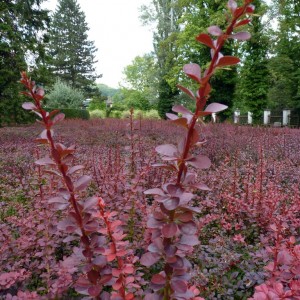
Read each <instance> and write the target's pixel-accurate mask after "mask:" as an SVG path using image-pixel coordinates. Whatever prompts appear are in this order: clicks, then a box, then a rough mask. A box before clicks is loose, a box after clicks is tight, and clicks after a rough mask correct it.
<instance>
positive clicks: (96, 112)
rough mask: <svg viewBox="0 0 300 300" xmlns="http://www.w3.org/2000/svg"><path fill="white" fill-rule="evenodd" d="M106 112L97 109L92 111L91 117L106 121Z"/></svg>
mask: <svg viewBox="0 0 300 300" xmlns="http://www.w3.org/2000/svg"><path fill="white" fill-rule="evenodd" d="M105 115H106V113H105V111H104V110H100V109H95V110H92V111H90V116H91V118H92V119H105Z"/></svg>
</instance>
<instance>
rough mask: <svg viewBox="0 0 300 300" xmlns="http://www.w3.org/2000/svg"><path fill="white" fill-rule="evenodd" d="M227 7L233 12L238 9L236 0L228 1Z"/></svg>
mask: <svg viewBox="0 0 300 300" xmlns="http://www.w3.org/2000/svg"><path fill="white" fill-rule="evenodd" d="M227 7H228V8H229V9H230V10H231V12H232V13H234V12H235V10H236V9H237V3H236V2H235V1H234V0H229V1H228V3H227Z"/></svg>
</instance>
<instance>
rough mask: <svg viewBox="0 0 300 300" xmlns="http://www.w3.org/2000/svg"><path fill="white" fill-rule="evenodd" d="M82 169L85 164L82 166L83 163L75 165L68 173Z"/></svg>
mask: <svg viewBox="0 0 300 300" xmlns="http://www.w3.org/2000/svg"><path fill="white" fill-rule="evenodd" d="M82 169H84V166H82V165H78V166H74V167H72V168H70V169H69V170H68V172H67V174H68V175H71V174H73V173H75V172H77V171H79V170H82Z"/></svg>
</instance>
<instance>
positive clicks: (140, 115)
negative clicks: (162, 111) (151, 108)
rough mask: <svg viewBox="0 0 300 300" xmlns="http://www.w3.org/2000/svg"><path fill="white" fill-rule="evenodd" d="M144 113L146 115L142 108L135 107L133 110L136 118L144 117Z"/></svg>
mask: <svg viewBox="0 0 300 300" xmlns="http://www.w3.org/2000/svg"><path fill="white" fill-rule="evenodd" d="M144 115H145V112H144V111H142V110H140V109H135V110H134V112H133V117H134V118H135V119H139V118H142V119H143V117H144Z"/></svg>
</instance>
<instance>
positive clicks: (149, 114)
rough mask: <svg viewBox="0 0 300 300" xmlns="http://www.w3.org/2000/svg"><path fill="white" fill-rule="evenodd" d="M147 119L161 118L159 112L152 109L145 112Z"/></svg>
mask: <svg viewBox="0 0 300 300" xmlns="http://www.w3.org/2000/svg"><path fill="white" fill-rule="evenodd" d="M144 118H145V119H156V120H158V119H160V116H159V114H158V111H157V110H156V109H151V110H149V111H146V112H145V116H144Z"/></svg>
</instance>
